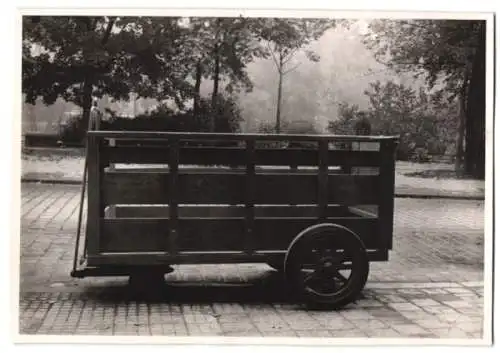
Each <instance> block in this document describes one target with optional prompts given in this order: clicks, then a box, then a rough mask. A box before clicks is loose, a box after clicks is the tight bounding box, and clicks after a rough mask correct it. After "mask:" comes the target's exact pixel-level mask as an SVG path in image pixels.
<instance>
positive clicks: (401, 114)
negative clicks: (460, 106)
mask: <svg viewBox="0 0 500 353" xmlns="http://www.w3.org/2000/svg"><path fill="white" fill-rule="evenodd" d="M365 95H366V96H368V98H369V101H370V105H369V107H368V109H366V110H360V109H359V107H358V106H356V105H352V106H350V105H348V104H346V103H343V104H340V105H339V113H338V115H339V119H337V120H336V121H333V122H331V123H330V131H331V132H333V133H335V134H359V133H360V131H361V130H365V131H366V130H370V132H372V131H373V133H375V134H382V135H399V136H400V144H399V147H398V158H399V159H405V160H407V159H409V158H410V157H411V156H412V155H414V154H415V153H417V152H418V151H419V150H423V151H425V152H426V154H429V153H430V154H442V153H444V151H445V149H446V147H447V146H448V145H449V144H450V143H453V138H450V136H449V135H448V134H449V131H450V130H451V131H454V130H456V127H454V126H450V124H449V118H448V116H449V112H450V110H449V109H450V108H449V107H447V105H445V104H444V102H443V100H442V99H441V100H440V98H441V97H439V95H435V94H431V93H428V92H426V91H425V90H424V89H423V88H421V89H420V90H418V91H415V90H414V89H412V88H410V87H406V86H405V85H402V84H396V83H394V82H392V81H388V82H385V83H384V84H382V83H381V82H380V81H376V82H374V83H372V84H370V88H369V89H368V90H366V91H365ZM445 106H446V107H447V108H448V109H444V107H445Z"/></svg>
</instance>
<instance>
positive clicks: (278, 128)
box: [276, 53, 283, 134]
mask: <svg viewBox="0 0 500 353" xmlns="http://www.w3.org/2000/svg"><path fill="white" fill-rule="evenodd" d="M278 75H279V79H278V102H277V103H276V133H277V134H279V133H281V94H282V90H283V56H282V55H281V53H280V61H279V67H278Z"/></svg>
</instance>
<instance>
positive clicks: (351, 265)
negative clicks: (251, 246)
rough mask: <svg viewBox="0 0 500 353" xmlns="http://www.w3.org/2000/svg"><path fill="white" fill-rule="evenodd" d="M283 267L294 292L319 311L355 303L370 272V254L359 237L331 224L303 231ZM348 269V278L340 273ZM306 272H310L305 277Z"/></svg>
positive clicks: (290, 250) (293, 242)
mask: <svg viewBox="0 0 500 353" xmlns="http://www.w3.org/2000/svg"><path fill="white" fill-rule="evenodd" d="M284 265H285V278H286V281H287V283H288V285H290V287H291V290H292V292H293V293H295V294H296V295H297V296H298V298H299V299H300V300H302V301H304V302H305V303H306V304H307V305H308V306H310V307H316V308H319V309H323V308H331V309H337V308H340V307H343V306H345V305H347V304H349V303H351V302H353V301H355V300H356V299H357V298H358V296H359V294H360V293H361V291H362V290H363V288H364V286H365V285H366V281H367V279H368V273H369V261H368V255H367V253H366V248H365V246H364V244H363V242H362V241H361V239H360V238H359V236H358V235H357V234H355V233H354V232H352V231H351V230H349V229H348V228H346V227H343V226H340V225H337V224H330V223H326V224H318V225H314V226H312V227H309V228H307V229H305V230H304V231H302V232H301V233H300V234H299V235H298V236H297V237H296V238H295V239H294V240H293V241H292V243H291V244H290V246H289V248H288V251H287V254H286V257H285V261H284ZM346 270H350V274H349V276H348V277H347V278H346V277H345V276H344V275H343V274H342V273H341V272H340V271H346ZM304 271H309V272H307V274H305V275H304ZM337 282H340V284H339V283H337ZM325 287H326V289H325ZM319 288H321V290H319Z"/></svg>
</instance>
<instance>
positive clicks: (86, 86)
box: [80, 75, 93, 139]
mask: <svg viewBox="0 0 500 353" xmlns="http://www.w3.org/2000/svg"><path fill="white" fill-rule="evenodd" d="M92 91H93V83H92V79H91V77H90V75H89V77H88V78H87V79H85V81H84V83H83V99H82V109H83V113H82V121H81V124H82V126H81V129H80V131H82V132H83V136H82V139H85V137H86V131H87V129H88V126H89V121H90V111H91V109H92Z"/></svg>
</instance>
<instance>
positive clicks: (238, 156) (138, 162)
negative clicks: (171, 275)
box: [71, 131, 397, 307]
mask: <svg viewBox="0 0 500 353" xmlns="http://www.w3.org/2000/svg"><path fill="white" fill-rule="evenodd" d="M110 141H112V142H113V143H110ZM354 142H356V143H367V142H369V143H371V145H372V148H370V149H369V150H362V149H354V150H352V149H351V150H342V149H339V148H337V147H336V146H338V144H339V143H349V144H350V143H354ZM273 143H274V144H273ZM373 145H375V146H376V147H377V148H373ZM396 145H397V138H396V137H384V136H379V137H375V136H333V135H272V134H265V135H263V134H216V133H213V134H208V133H173V132H130V131H128V132H123V131H122V132H120V131H89V133H88V145H87V165H88V197H87V203H88V205H87V220H86V232H85V234H83V235H82V236H81V237H80V235H79V236H78V237H77V244H76V249H75V262H74V268H73V271H72V273H71V275H72V276H73V277H79V278H83V277H87V276H130V277H131V279H133V278H137V279H142V280H143V281H144V280H147V281H154V280H155V279H156V280H159V279H163V276H164V274H165V273H167V272H169V271H171V265H174V264H208V263H210V264H215V263H267V264H269V265H270V266H272V267H274V268H276V269H278V270H280V271H283V273H284V276H285V279H286V283H287V284H288V285H290V288H291V289H292V291H290V293H293V294H294V295H298V296H299V297H300V298H301V299H303V300H304V301H305V302H307V303H312V304H318V305H328V306H332V307H340V306H343V305H345V304H347V303H350V302H352V301H353V300H355V299H356V297H357V296H358V294H359V293H360V292H361V290H362V289H363V288H364V286H365V284H366V281H367V277H368V271H369V262H370V261H386V260H388V253H389V250H391V249H392V234H393V214H394V170H395V148H396ZM287 146H288V147H287ZM291 146H292V147H291ZM113 165H116V167H115V168H110V166H113ZM120 165H122V166H120ZM346 167H348V168H346ZM345 170H349V173H346V172H345ZM356 170H357V171H358V172H355V171H356ZM360 170H361V171H363V170H364V172H359V171H360ZM79 229H80V228H79ZM80 238H83V239H84V241H83V242H81V241H80ZM81 243H83V246H82V245H81ZM77 259H78V260H80V261H77ZM77 262H78V264H77Z"/></svg>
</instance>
